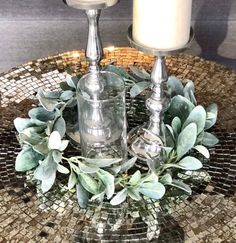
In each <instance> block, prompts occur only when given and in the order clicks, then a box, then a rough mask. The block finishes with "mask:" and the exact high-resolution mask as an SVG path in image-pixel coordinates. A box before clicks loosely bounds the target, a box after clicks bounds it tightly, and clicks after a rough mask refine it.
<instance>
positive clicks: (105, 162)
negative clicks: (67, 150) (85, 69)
mask: <svg viewBox="0 0 236 243" xmlns="http://www.w3.org/2000/svg"><path fill="white" fill-rule="evenodd" d="M76 158H77V159H82V160H84V161H86V162H87V163H88V164H89V166H91V167H93V166H94V167H100V168H105V167H108V166H111V165H113V164H116V163H119V162H121V161H122V159H121V158H114V159H88V158H85V157H82V156H77V157H76Z"/></svg>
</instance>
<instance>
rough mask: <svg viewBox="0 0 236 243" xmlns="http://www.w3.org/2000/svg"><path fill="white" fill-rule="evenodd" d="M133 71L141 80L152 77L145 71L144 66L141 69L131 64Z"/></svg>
mask: <svg viewBox="0 0 236 243" xmlns="http://www.w3.org/2000/svg"><path fill="white" fill-rule="evenodd" d="M129 68H130V70H131V72H132V73H133V74H134V75H135V76H136V77H137V78H139V79H140V80H150V79H151V75H150V74H149V73H148V72H147V71H145V70H144V69H143V68H142V69H140V68H138V67H136V66H130V67H129Z"/></svg>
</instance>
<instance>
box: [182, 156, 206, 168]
mask: <svg viewBox="0 0 236 243" xmlns="http://www.w3.org/2000/svg"><path fill="white" fill-rule="evenodd" d="M178 165H180V166H183V167H184V168H185V170H199V169H201V168H202V162H201V161H200V160H198V159H196V158H194V157H192V156H187V157H184V158H183V159H182V160H180V162H178Z"/></svg>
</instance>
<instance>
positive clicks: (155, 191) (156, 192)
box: [139, 182, 165, 200]
mask: <svg viewBox="0 0 236 243" xmlns="http://www.w3.org/2000/svg"><path fill="white" fill-rule="evenodd" d="M139 192H140V193H142V194H143V195H144V196H147V197H149V198H153V199H156V200H157V199H160V198H162V197H163V196H164V194H165V187H164V186H163V185H162V184H161V183H159V182H155V183H152V182H147V183H143V184H142V185H141V186H140V188H139Z"/></svg>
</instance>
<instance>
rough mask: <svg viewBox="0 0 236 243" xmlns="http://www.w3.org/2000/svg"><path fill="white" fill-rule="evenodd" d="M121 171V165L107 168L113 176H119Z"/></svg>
mask: <svg viewBox="0 0 236 243" xmlns="http://www.w3.org/2000/svg"><path fill="white" fill-rule="evenodd" d="M120 170H121V165H117V166H112V167H110V168H107V171H108V172H110V173H111V174H113V175H117V174H118V173H119V172H120Z"/></svg>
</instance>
